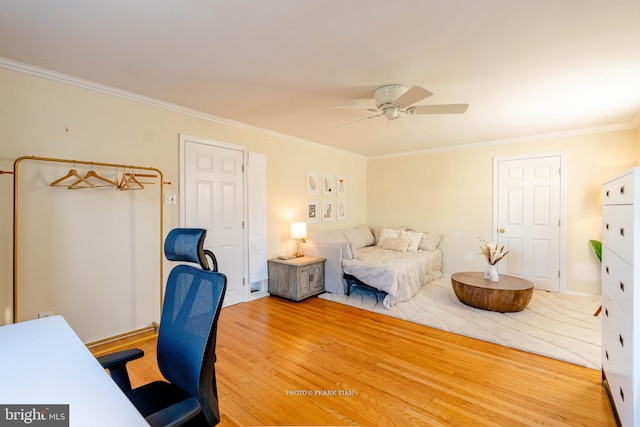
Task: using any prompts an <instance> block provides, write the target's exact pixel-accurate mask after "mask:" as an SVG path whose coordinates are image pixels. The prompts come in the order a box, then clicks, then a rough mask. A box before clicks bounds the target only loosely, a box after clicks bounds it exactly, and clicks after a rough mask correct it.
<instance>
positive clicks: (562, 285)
mask: <svg viewBox="0 0 640 427" xmlns="http://www.w3.org/2000/svg"><path fill="white" fill-rule="evenodd" d="M540 157H559V158H560V227H559V228H560V229H559V234H560V235H559V236H558V237H559V240H558V245H559V247H558V254H559V259H558V268H559V270H560V278H559V279H560V280H559V282H558V284H559V290H560V293H566V276H567V272H566V268H565V258H566V257H565V248H566V222H567V220H566V212H565V199H566V179H565V176H566V175H567V174H566V170H567V163H566V156H565V153H564V152H556V151H552V152H545V153H529V154H520V155H515V156H504V157H494V158H493V233H492V241H494V242H497V241H498V194H499V192H498V190H499V189H498V184H499V182H498V179H499V177H498V173H499V164H500V162H502V161H509V160H529V159H535V158H540Z"/></svg>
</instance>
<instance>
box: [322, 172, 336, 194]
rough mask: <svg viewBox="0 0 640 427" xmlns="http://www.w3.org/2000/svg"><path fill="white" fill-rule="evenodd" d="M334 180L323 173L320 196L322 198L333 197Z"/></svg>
mask: <svg viewBox="0 0 640 427" xmlns="http://www.w3.org/2000/svg"><path fill="white" fill-rule="evenodd" d="M335 185H336V183H335V179H334V176H333V175H332V174H330V173H325V174H323V175H322V195H323V196H333V195H335V194H336V189H335Z"/></svg>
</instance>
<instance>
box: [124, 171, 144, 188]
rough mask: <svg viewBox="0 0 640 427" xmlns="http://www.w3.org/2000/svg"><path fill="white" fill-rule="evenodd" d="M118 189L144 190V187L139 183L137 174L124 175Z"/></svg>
mask: <svg viewBox="0 0 640 427" xmlns="http://www.w3.org/2000/svg"><path fill="white" fill-rule="evenodd" d="M132 182H133V187H132ZM118 188H119V189H120V190H142V189H143V188H144V185H142V183H141V182H140V181H138V178H136V176H135V174H133V173H123V174H122V179H121V180H120V184H119V185H118Z"/></svg>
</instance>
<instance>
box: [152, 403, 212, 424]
mask: <svg viewBox="0 0 640 427" xmlns="http://www.w3.org/2000/svg"><path fill="white" fill-rule="evenodd" d="M200 411H201V408H200V402H198V399H196V398H195V397H191V398H189V399H186V400H183V401H181V402H178V403H176V404H174V405H171V406H169V407H166V408H164V409H163V410H161V411H158V412H155V413H153V414H151V415H149V416H147V417H146V418H145V420H146V421H147V422H148V423H149V425H150V426H151V427H173V426H181V425H183V424H184V423H185V422H186V421H189V420H190V419H192V418H193V417H195V416H196V415H198V414H199V413H200Z"/></svg>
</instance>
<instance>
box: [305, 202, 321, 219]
mask: <svg viewBox="0 0 640 427" xmlns="http://www.w3.org/2000/svg"><path fill="white" fill-rule="evenodd" d="M319 214H320V212H319V209H318V201H317V200H307V222H308V223H311V224H313V223H316V222H318V215H319Z"/></svg>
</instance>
